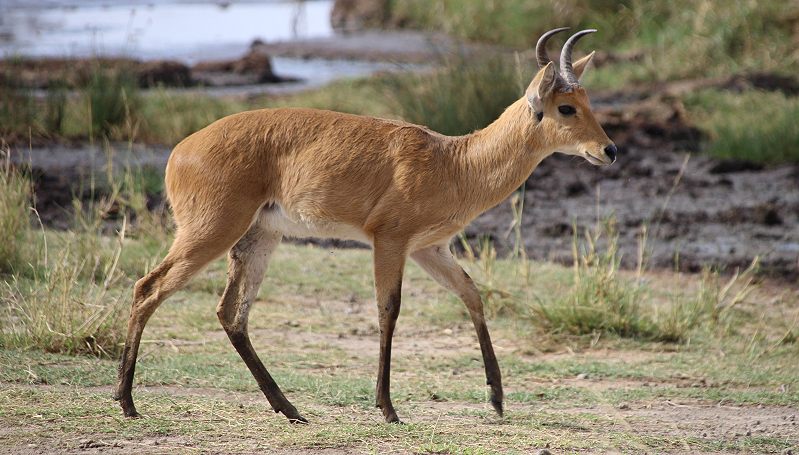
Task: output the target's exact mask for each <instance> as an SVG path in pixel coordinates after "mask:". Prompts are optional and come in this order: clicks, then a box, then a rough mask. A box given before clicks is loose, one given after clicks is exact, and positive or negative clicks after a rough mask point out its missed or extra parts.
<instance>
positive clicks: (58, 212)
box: [15, 143, 799, 280]
mask: <svg viewBox="0 0 799 455" xmlns="http://www.w3.org/2000/svg"><path fill="white" fill-rule="evenodd" d="M631 144H632V143H631ZM623 150H624V151H623V154H621V155H620V157H619V160H618V161H617V163H616V164H614V165H613V166H612V167H609V168H597V167H594V166H591V165H590V164H588V163H587V162H585V161H584V160H582V159H579V158H573V157H567V156H561V155H555V156H553V157H550V158H548V159H547V160H545V161H544V162H543V163H542V164H541V165H540V166H539V167H538V169H536V170H535V172H534V173H533V175H532V176H530V178H529V180H528V181H527V183H526V186H525V207H524V214H523V218H522V234H523V238H524V246H525V249H526V251H527V254H528V255H529V257H531V258H534V259H541V260H553V261H557V262H562V263H570V262H571V251H572V249H571V244H572V226H573V225H574V226H576V227H577V229H578V231H582V230H584V229H586V228H591V227H593V226H595V225H596V222H597V219H600V220H601V219H605V218H608V217H614V218H615V220H616V223H617V226H618V232H619V236H620V239H619V245H620V248H621V251H622V252H623V254H624V257H623V262H624V264H625V265H627V266H634V265H635V260H636V257H637V251H638V244H639V236H640V233H641V226H642V225H647V226H648V241H647V244H648V248H649V251H650V258H649V265H650V266H652V267H656V268H668V269H673V268H677V269H680V270H685V271H691V272H696V271H699V270H701V268H702V267H704V266H709V265H717V266H721V267H726V268H728V269H731V268H734V267H745V266H747V265H748V264H749V263H750V262H751V260H752V258H753V257H755V256H759V257H760V259H761V263H762V268H763V271H764V272H765V273H766V274H768V275H772V276H775V277H782V278H785V279H790V280H795V279H797V278H799V267H798V266H799V264H798V261H799V184H797V182H799V165H783V166H775V167H763V166H761V165H755V164H753V163H747V162H740V161H720V160H715V159H711V158H708V157H705V156H700V155H697V154H693V155H691V156H690V157H688V155H687V153H686V152H677V151H673V150H660V151H655V150H646V149H643V148H640V147H637V146H634V145H631V146H628V147H625V148H624V149H623ZM168 155H169V149H168V148H166V147H161V148H153V147H144V146H135V147H133V148H128V147H127V146H122V145H120V146H119V147H117V149H116V150H115V153H114V154H113V156H112V162H113V163H114V166H115V168H116V169H122V168H123V167H124V166H125V165H133V166H145V167H147V168H149V170H150V172H153V173H158V174H160V173H162V172H163V168H164V166H165V164H166V159H167V157H168ZM15 160H16V161H17V162H20V163H27V164H30V165H31V166H32V167H33V172H32V175H33V176H34V179H35V182H36V194H37V197H36V200H37V208H38V210H39V213H40V215H41V217H42V220H43V221H44V222H45V224H47V225H49V226H52V227H55V228H61V229H63V228H67V227H69V219H70V210H71V199H72V195H73V194H77V195H78V196H80V197H84V198H88V197H90V196H91V194H90V193H89V192H88V191H81V190H80V188H87V185H83V186H81V184H80V182H84V183H85V182H87V181H88V177H89V175H90V173H91V169H92V168H94V170H95V173H97V174H98V175H99V174H103V173H104V172H105V169H106V166H107V164H108V162H109V161H108V158H107V156H106V154H105V153H104V152H103V151H102V150H100V149H98V148H90V147H82V148H69V147H64V146H50V147H44V148H34V149H31V150H24V149H23V150H21V151H19V152H17V154H16V155H15ZM686 160H687V161H686ZM675 182H676V184H675ZM161 202H163V201H162V200H161V198H160V195H151V200H150V201H149V204H148V205H150V206H152V207H155V206H157V205H159V204H160V203H161ZM512 223H513V216H512V210H511V207H510V203H509V202H508V201H506V202H504V203H502V204H500V205H499V206H497V207H495V208H493V209H491V210H489V211H488V212H486V213H485V214H483V215H482V216H480V217H479V218H477V219H476V220H475V221H474V222H473V223H472V224H471V225H470V226H468V227H467V228H466V235H467V237H468V238H470V239H472V240H476V239H477V238H478V237H479V236H481V235H488V236H490V237H491V238H492V239H493V241H494V244H495V246H496V247H497V249H498V250H499V251H500V253H501V254H502V253H506V252H508V251H510V249H511V248H512V247H513V235H512V233H511V226H512ZM323 244H324V245H328V246H330V245H332V246H342V245H343V246H354V245H353V243H351V242H324V243H323Z"/></svg>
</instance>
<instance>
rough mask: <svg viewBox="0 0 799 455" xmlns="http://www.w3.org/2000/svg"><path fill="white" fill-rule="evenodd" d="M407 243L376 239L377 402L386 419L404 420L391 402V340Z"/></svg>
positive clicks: (398, 304) (398, 305)
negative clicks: (394, 243) (378, 327)
mask: <svg viewBox="0 0 799 455" xmlns="http://www.w3.org/2000/svg"><path fill="white" fill-rule="evenodd" d="M404 266H405V250H404V245H402V246H401V245H392V244H385V243H384V242H381V241H380V240H379V239H375V245H374V272H375V291H376V295H377V312H378V317H379V321H378V322H379V326H380V361H379V364H378V369H377V390H376V404H377V407H378V408H380V409H382V410H383V416H384V417H385V419H386V422H389V423H393V422H397V423H399V422H400V419H399V417H397V412H396V411H395V410H394V405H392V404H391V379H390V375H391V339H392V337H393V336H394V327H395V325H396V322H397V316H399V311H400V292H401V289H402V271H403V268H404Z"/></svg>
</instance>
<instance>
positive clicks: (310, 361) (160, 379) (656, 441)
mask: <svg viewBox="0 0 799 455" xmlns="http://www.w3.org/2000/svg"><path fill="white" fill-rule="evenodd" d="M59 235H61V234H59ZM142 242H143V240H138V239H130V238H125V239H124V243H125V248H126V251H134V250H136V249H139V248H145V249H146V248H147V247H146V246H143V245H142ZM370 262H371V260H370V257H369V253H368V252H366V251H363V250H331V251H325V250H322V249H319V248H315V247H307V246H292V245H283V246H281V248H279V249H278V250H277V252H276V255H275V258H274V260H273V263H272V265H271V267H270V272H269V273H268V274H267V278H266V281H265V283H264V287H263V289H262V291H261V293H260V296H259V298H260V299H263V301H264V302H262V303H259V304H257V305H256V306H255V307H254V308H253V311H252V316H251V324H250V326H251V332H252V337H253V343H254V344H255V345H256V349H257V350H258V351H259V353H260V354H261V357H262V358H263V359H264V361H265V362H266V363H267V365H268V368H269V369H270V371H271V372H272V373H273V375H274V376H275V378H276V380H277V381H278V383H279V384H280V385H281V386H282V387H283V389H284V391H285V392H286V393H287V395H288V396H289V397H290V399H292V400H293V401H294V402H295V404H296V405H297V406H298V408H299V409H300V410H301V411H302V412H303V413H304V414H305V415H306V417H308V418H309V419H310V420H311V425H308V426H300V427H296V426H291V425H287V424H286V423H285V422H284V419H283V418H282V417H281V416H276V415H274V414H273V413H272V412H271V411H270V410H269V409H268V405H267V404H266V402H265V400H264V399H263V397H262V396H261V395H260V392H259V391H258V388H257V385H256V384H255V381H254V380H253V379H252V378H251V376H250V375H249V372H248V371H247V370H246V367H244V365H243V363H242V362H241V360H240V359H239V358H238V356H237V354H236V353H235V351H234V350H233V349H232V347H231V346H230V344H229V342H228V341H227V339H226V337H225V335H224V332H223V331H222V329H221V327H220V326H219V324H218V322H217V321H216V317H215V314H214V307H215V305H216V301H217V300H218V298H219V296H218V291H219V289H220V287H221V286H222V285H223V283H224V263H223V262H222V261H217V262H215V263H214V264H212V266H211V267H210V268H209V269H208V271H207V272H204V273H203V274H202V275H201V276H200V277H198V279H197V280H195V283H196V285H195V286H192V287H190V288H189V289H188V290H186V291H183V292H179V293H178V294H177V295H175V296H173V297H172V298H171V299H170V301H169V302H167V303H166V304H165V305H163V306H162V308H160V309H159V311H158V312H156V314H155V315H154V317H153V319H152V321H151V322H150V324H149V325H148V327H147V330H146V331H145V338H144V342H143V345H142V355H141V359H140V362H139V367H138V370H137V373H138V374H137V381H138V385H137V388H136V389H135V391H134V392H135V394H136V397H137V399H138V405H139V409H140V411H142V412H143V413H144V415H145V417H144V418H143V419H140V420H127V419H121V418H119V409H118V408H117V405H116V403H114V402H113V401H112V400H111V399H110V395H111V393H110V389H111V387H112V385H113V384H114V381H115V378H116V374H115V372H116V361H115V360H114V359H109V358H105V357H102V356H101V357H99V358H98V357H89V356H71V355H65V354H57V353H44V352H41V351H40V350H37V349H33V350H30V349H20V348H17V347H9V346H5V347H3V348H2V349H0V366H1V367H0V384H3V387H2V388H0V403H2V404H3V405H2V406H0V422H2V424H3V426H4V428H6V431H5V433H4V445H5V446H6V447H11V448H19V447H25V446H26V445H27V444H31V443H33V444H36V445H37V446H38V447H39V448H40V449H41V450H75V449H77V448H78V447H79V446H81V445H82V444H83V445H85V444H96V445H100V446H103V445H105V446H106V447H113V446H114V445H115V444H117V445H121V446H122V448H123V449H125V450H134V449H135V450H140V451H143V452H157V451H163V450H198V451H222V452H246V451H263V450H272V451H274V450H278V451H279V450H292V449H293V450H303V451H312V450H319V449H323V448H328V449H331V450H340V451H342V452H370V451H377V452H386V451H392V452H397V451H399V452H416V453H430V452H436V453H440V452H444V453H529V452H530V451H533V450H535V449H536V448H540V447H545V446H549V447H550V450H553V451H557V452H567V453H568V452H574V451H585V450H590V451H597V450H599V451H613V450H616V451H623V452H640V451H650V452H658V453H666V452H672V451H678V452H679V451H685V450H688V451H691V452H704V451H707V452H715V453H718V452H723V453H726V452H737V451H741V450H749V451H754V452H770V451H776V452H779V451H780V450H784V449H785V448H788V447H794V446H795V444H796V443H797V442H799V441H797V440H796V438H795V436H792V435H795V433H791V432H790V428H787V429H786V430H784V432H781V431H782V430H774V431H775V433H773V434H770V433H769V434H764V433H758V432H753V433H752V434H751V435H749V436H747V435H745V433H746V431H747V428H751V422H750V423H746V421H744V422H738V423H736V421H735V420H733V416H736V415H740V414H742V413H748V414H750V415H751V416H752V419H762V420H763V422H764V423H765V424H766V425H768V421H767V418H769V417H767V416H769V415H772V414H769V413H777V414H776V415H777V416H778V417H776V418H777V419H778V420H779V421H780V422H783V420H781V419H782V417H779V416H780V415H781V416H784V417H785V419H786V420H785V422H789V421H788V420H787V419H788V418H789V417H790V414H791V409H792V408H795V406H796V405H797V404H799V395H797V390H799V389H797V387H799V383H797V379H796V378H797V377H799V371H798V370H797V366H796V363H795V362H794V361H793V359H795V356H796V354H797V351H796V349H797V345H796V344H794V343H788V344H779V345H778V346H777V347H776V348H775V349H774V350H772V351H770V352H768V353H766V354H763V355H759V356H752V355H750V353H749V352H748V351H747V350H746V349H739V347H738V343H739V342H740V341H741V340H739V338H738V337H737V336H728V337H726V338H725V340H724V342H723V343H719V344H718V345H717V344H715V343H712V342H701V343H700V342H696V343H692V344H691V345H688V344H668V343H666V344H664V343H651V342H641V341H636V340H632V341H630V340H624V339H621V338H617V339H613V338H608V339H605V338H603V339H602V340H600V341H598V342H597V343H596V344H594V345H593V346H589V345H582V344H570V342H569V341H568V340H566V341H564V340H560V341H557V345H555V346H553V345H550V349H551V350H553V352H552V353H551V354H542V353H540V352H539V351H537V350H536V348H537V347H538V348H540V347H542V346H547V343H551V340H550V341H547V340H548V337H547V336H545V335H540V334H539V335H534V334H532V333H530V326H529V322H528V321H521V322H520V321H519V320H517V319H516V318H514V315H513V314H512V313H503V314H500V315H497V316H496V317H494V318H492V320H491V321H490V325H491V329H492V334H493V335H494V341H495V345H496V346H497V349H498V350H497V352H498V356H499V358H500V363H501V366H502V368H503V376H504V378H505V383H506V391H507V406H506V408H507V415H506V417H505V418H504V419H502V420H500V419H498V418H496V417H495V416H494V415H493V411H491V408H490V406H489V405H488V404H487V403H486V392H485V389H484V387H483V383H484V378H483V376H482V375H483V373H482V367H481V363H480V360H479V349H478V348H477V347H476V341H475V339H474V336H473V334H472V331H473V329H472V328H471V326H470V324H469V322H468V316H467V315H466V313H465V311H464V310H463V305H462V304H461V303H460V302H458V301H456V299H455V298H454V297H452V296H451V295H450V294H448V293H447V292H446V291H444V290H443V289H440V288H439V287H438V286H437V285H436V284H435V283H434V282H433V281H432V280H430V279H428V278H425V276H424V274H423V272H422V271H421V270H420V269H419V268H418V267H416V266H414V265H409V267H408V270H407V274H406V276H407V279H406V285H405V287H404V292H403V295H404V300H403V309H402V314H401V316H400V320H399V324H398V329H397V330H398V332H397V334H396V337H395V343H396V344H395V355H394V362H393V366H394V368H393V374H392V379H393V381H392V384H393V388H394V397H395V400H394V401H395V404H396V405H397V406H398V409H399V411H400V413H401V415H402V416H403V417H404V419H405V421H406V422H408V423H407V424H406V425H402V426H393V425H385V424H382V423H380V421H379V418H378V417H379V412H378V411H376V410H375V409H374V407H373V406H374V405H373V397H372V393H373V386H374V383H373V380H374V378H373V375H374V371H373V367H374V365H375V364H376V361H377V335H376V332H375V331H373V330H374V324H375V321H376V308H375V307H374V305H373V302H372V295H371V294H372V291H371V279H370V273H369V265H370ZM520 264H521V263H520V262H519V261H508V260H504V259H496V263H495V264H494V266H493V267H494V269H493V270H494V274H495V275H494V284H495V286H497V287H498V288H503V289H507V290H508V292H510V293H514V294H516V295H524V293H526V292H528V291H529V290H530V289H532V290H534V291H535V292H536V293H537V294H539V295H540V296H541V297H542V298H544V299H553V298H555V297H556V296H557V294H558V293H559V292H561V291H562V288H563V286H564V285H566V286H568V285H569V284H570V282H571V280H572V274H573V271H571V270H570V269H569V268H564V267H560V266H555V265H551V264H534V267H535V269H536V271H537V273H535V274H533V275H531V276H530V277H529V279H526V280H521V279H520V276H519V275H515V273H522V272H521V270H520ZM465 265H466V266H467V267H468V268H469V269H470V273H472V274H473V276H475V277H476V278H478V280H480V279H481V278H480V273H482V272H480V271H481V270H485V266H484V265H483V264H480V263H479V261H478V262H476V263H472V262H468V261H467V262H466V264H465ZM649 279H650V280H653V281H652V282H651V283H650V284H649V286H650V287H651V288H652V290H653V291H652V293H653V294H659V293H667V294H668V293H671V292H672V290H673V289H674V288H677V289H685V292H686V293H688V294H690V292H691V290H690V288H691V287H696V286H697V283H696V282H695V280H696V279H695V278H693V277H688V276H684V277H677V276H668V277H666V279H663V280H662V281H657V280H655V278H654V277H652V278H649ZM203 281H209V282H210V283H212V284H211V285H209V286H202V287H200V286H198V285H199V283H202V282H203ZM663 286H667V287H668V289H663V288H662V287H663ZM207 288H208V290H206V289H207ZM758 300H759V298H758ZM791 301H792V300H790V299H789V298H787V297H786V299H785V300H783V302H782V304H779V305H776V304H775V305H771V306H769V307H768V308H777V307H779V308H782V309H783V310H784V311H789V312H791V313H793V314H796V311H798V310H799V308H797V307H796V305H795V303H794V304H791V303H790V302H791ZM794 302H795V301H794ZM741 305H743V306H744V307H745V308H746V309H747V310H758V309H760V310H763V308H760V307H758V306H757V305H755V304H754V303H753V302H752V301H751V300H750V299H747V301H746V302H743V303H742V304H741ZM122 310H123V311H124V308H123V309H122ZM763 317H765V318H766V319H765V320H764V321H762V324H763V326H770V325H773V324H774V323H775V318H781V317H782V316H780V315H778V314H776V313H772V312H771V311H769V312H765V313H763ZM750 324H752V325H753V328H754V327H755V326H758V325H759V324H761V322H757V321H756V318H755V320H754V321H753V322H750ZM370 327H372V328H370ZM771 341H774V340H771ZM564 343H565V344H564ZM742 347H743V346H742ZM721 350H723V353H722V352H721ZM536 352H537V353H536ZM580 374H584V375H585V379H575V378H576V377H577V376H578V375H580ZM670 403H671V404H670ZM719 404H720V405H721V406H717V405H719ZM622 405H625V406H627V407H628V409H629V410H626V411H624V410H622V411H619V410H618V409H619V407H620V406H622ZM757 405H760V406H763V407H765V408H764V409H758V408H757V407H756V406H757ZM782 406H787V408H783V407H782ZM725 409H728V411H725ZM708 410H720V411H712V412H729V414H728V417H729V419H730V420H727V421H726V425H728V426H730V427H731V428H733V430H734V431H737V432H739V433H740V434H739V435H738V436H734V435H733V434H732V433H731V434H729V435H724V434H721V433H716V432H714V431H710V429H711V428H715V427H714V426H713V424H712V423H708V422H707V421H701V422H702V423H699V422H700V420H695V419H703V418H705V417H703V416H704V415H705V414H704V413H706V412H710V411H708ZM652 416H656V417H657V416H666V417H663V418H664V419H665V420H661V421H652V420H651V419H652ZM668 416H673V417H668ZM672 418H673V419H675V420H674V421H671V420H669V419H672ZM76 422H80V424H76ZM685 425H687V426H688V427H691V426H695V425H702V426H703V428H705V429H706V431H708V433H709V434H708V435H707V436H702V435H701V433H694V432H692V430H691V429H689V428H686V427H685ZM748 425H749V426H748ZM664 426H665V427H666V428H670V429H669V430H668V431H664V432H661V431H658V430H656V429H657V428H660V427H664ZM769 428H772V429H774V428H781V427H779V426H771V427H769ZM222 430H224V431H222ZM31 435H34V436H31ZM87 441H90V442H87Z"/></svg>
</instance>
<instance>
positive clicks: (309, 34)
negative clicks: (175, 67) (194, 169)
mask: <svg viewBox="0 0 799 455" xmlns="http://www.w3.org/2000/svg"><path fill="white" fill-rule="evenodd" d="M1 3H4V4H5V6H0V13H1V14H0V36H3V37H4V38H5V39H3V40H2V41H0V52H2V53H3V54H6V55H8V54H21V55H33V56H74V57H84V56H91V55H96V54H103V55H126V56H132V57H138V58H144V59H153V58H176V59H180V60H184V61H186V62H189V63H191V62H194V61H197V60H207V59H209V58H223V57H232V56H235V54H237V53H240V52H241V51H242V49H245V48H246V46H247V45H249V43H250V42H252V41H253V40H254V39H261V40H263V41H265V42H275V41H289V40H294V39H301V38H322V37H326V36H331V35H332V34H333V30H332V29H331V27H330V20H329V17H330V10H331V8H332V1H331V0H315V1H296V0H288V1H262V2H246V3H245V2H235V3H230V4H221V5H220V4H218V3H183V2H174V1H173V2H163V1H162V2H158V3H153V2H147V3H142V2H135V1H134V2H107V3H105V4H104V3H96V2H34V3H31V2H11V3H5V2H1ZM223 5H226V6H223Z"/></svg>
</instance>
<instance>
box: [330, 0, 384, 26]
mask: <svg viewBox="0 0 799 455" xmlns="http://www.w3.org/2000/svg"><path fill="white" fill-rule="evenodd" d="M386 20H388V1H387V0H336V2H335V3H334V4H333V11H331V13H330V25H332V26H333V28H334V29H337V30H344V31H355V30H362V29H364V28H374V27H379V26H381V25H383V24H384V23H385V22H386Z"/></svg>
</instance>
